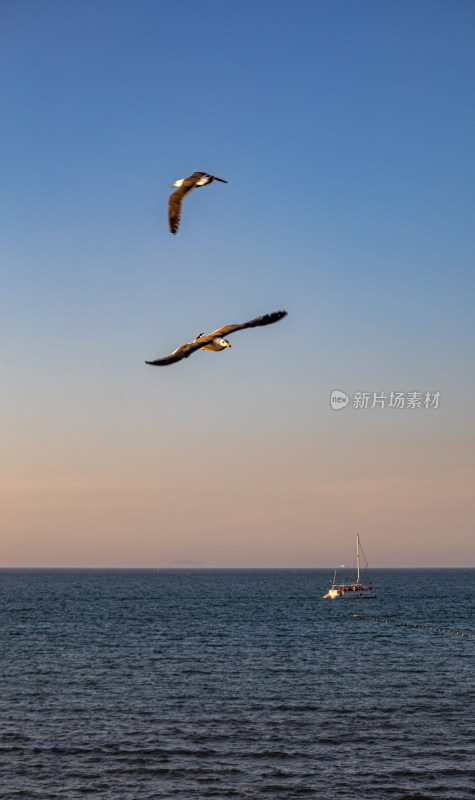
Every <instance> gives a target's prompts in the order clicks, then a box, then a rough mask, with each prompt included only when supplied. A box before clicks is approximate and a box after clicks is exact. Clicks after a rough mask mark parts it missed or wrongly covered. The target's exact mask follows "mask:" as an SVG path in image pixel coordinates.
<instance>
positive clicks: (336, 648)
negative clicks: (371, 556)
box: [0, 569, 475, 800]
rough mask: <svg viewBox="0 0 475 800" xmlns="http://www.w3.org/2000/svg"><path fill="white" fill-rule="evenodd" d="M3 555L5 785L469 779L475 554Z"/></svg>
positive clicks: (474, 738)
mask: <svg viewBox="0 0 475 800" xmlns="http://www.w3.org/2000/svg"><path fill="white" fill-rule="evenodd" d="M369 577H370V578H372V580H373V581H374V584H375V587H376V592H377V597H376V598H375V599H371V600H358V599H352V600H324V599H322V596H323V595H324V594H325V592H326V591H327V590H328V588H329V586H330V583H331V578H332V573H331V571H330V570H322V569H301V570H299V569H274V570H270V569H252V570H241V569H233V570H226V569H189V570H187V569H161V570H160V571H158V570H157V569H108V570H105V569H77V570H73V569H54V570H47V569H3V570H0V624H1V635H0V657H1V658H0V670H1V685H0V797H1V798H2V799H3V798H5V799H7V798H8V800H35V798H39V799H40V800H53V798H61V800H80V799H81V800H84V798H101V800H102V799H103V800H154V799H155V798H177V799H178V798H180V799H181V798H182V799H183V800H185V798H186V800H202V799H203V800H204V799H205V798H214V799H216V800H218V799H219V800H220V799H221V798H223V799H224V798H240V799H242V800H257V798H259V800H260V799H261V798H262V800H264V799H265V798H282V799H283V800H284V798H285V800H293V799H294V798H295V800H297V799H298V798H305V797H308V798H321V799H322V800H333V798H338V800H356V798H358V799H361V800H373V798H375V799H376V798H378V800H436V799H437V798H439V799H440V800H442V799H443V800H468V798H474V797H475V669H474V667H475V617H474V609H475V570H474V569H394V570H392V569H384V570H383V569H378V570H374V571H371V575H370V576H369Z"/></svg>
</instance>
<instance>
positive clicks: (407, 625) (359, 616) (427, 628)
mask: <svg viewBox="0 0 475 800" xmlns="http://www.w3.org/2000/svg"><path fill="white" fill-rule="evenodd" d="M351 616H352V617H354V618H355V619H366V620H369V621H370V622H386V623H387V624H389V625H402V626H403V627H405V628H420V629H421V630H424V631H434V633H452V634H453V635H454V636H465V637H466V638H467V639H475V633H461V632H460V631H453V630H450V629H449V628H436V627H435V626H434V625H414V624H413V623H412V622H398V621H397V620H394V619H384V618H383V617H364V616H363V615H362V614H352V615H351Z"/></svg>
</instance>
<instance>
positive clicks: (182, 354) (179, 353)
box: [145, 335, 213, 367]
mask: <svg viewBox="0 0 475 800" xmlns="http://www.w3.org/2000/svg"><path fill="white" fill-rule="evenodd" d="M212 341H213V336H212V335H210V336H201V337H198V338H197V339H195V341H194V342H188V343H187V344H182V345H181V347H177V349H176V350H174V351H173V353H170V355H169V356H165V358H157V359H156V360H155V361H146V362H145V363H146V364H152V366H154V367H165V366H166V365H167V364H174V363H175V362H176V361H181V359H182V358H188V356H191V354H192V353H194V352H195V350H199V349H200V348H201V347H203V345H205V344H209V343H210V342H212Z"/></svg>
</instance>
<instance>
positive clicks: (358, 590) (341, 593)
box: [324, 533, 376, 600]
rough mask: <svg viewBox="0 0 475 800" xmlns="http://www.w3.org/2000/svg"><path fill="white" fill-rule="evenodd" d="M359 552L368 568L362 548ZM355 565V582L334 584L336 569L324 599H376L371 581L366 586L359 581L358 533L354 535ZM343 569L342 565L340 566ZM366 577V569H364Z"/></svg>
mask: <svg viewBox="0 0 475 800" xmlns="http://www.w3.org/2000/svg"><path fill="white" fill-rule="evenodd" d="M361 552H362V553H363V558H364V560H365V562H366V568H367V567H368V562H367V561H366V556H365V554H364V552H363V548H361ZM356 564H357V569H358V573H357V576H356V581H350V582H348V583H347V582H345V583H337V582H336V571H337V569H339V568H338V567H336V569H335V572H334V573H333V582H332V587H331V589H330V591H329V592H327V594H326V595H324V599H325V598H329V599H331V600H336V599H337V598H347V597H350V598H353V599H357V598H372V597H376V590H375V588H374V583H373V581H369V583H368V585H366V584H365V583H364V582H363V581H362V580H360V535H359V533H357V534H356ZM341 566H342V567H343V566H344V564H341ZM365 575H366V569H365Z"/></svg>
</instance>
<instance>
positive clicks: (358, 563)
mask: <svg viewBox="0 0 475 800" xmlns="http://www.w3.org/2000/svg"><path fill="white" fill-rule="evenodd" d="M356 563H357V565H358V578H357V580H356V583H359V582H360V535H359V533H357V534H356Z"/></svg>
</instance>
